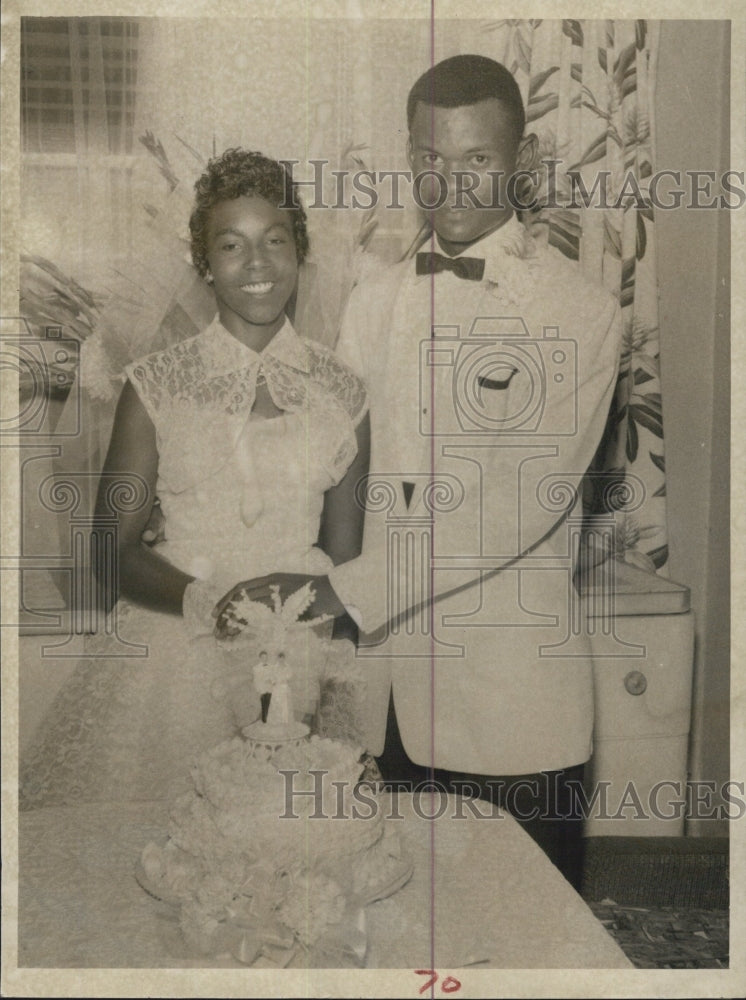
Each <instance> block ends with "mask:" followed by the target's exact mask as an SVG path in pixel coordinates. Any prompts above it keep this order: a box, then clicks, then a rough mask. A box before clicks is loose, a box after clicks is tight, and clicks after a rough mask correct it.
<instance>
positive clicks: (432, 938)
mask: <svg viewBox="0 0 746 1000" xmlns="http://www.w3.org/2000/svg"><path fill="white" fill-rule="evenodd" d="M430 66H431V68H432V67H434V66H435V0H430ZM431 87H432V91H431V94H430V145H431V147H432V148H433V149H434V148H435V86H434V84H433V83H432V81H431ZM430 220H431V226H430V250H431V251H434V250H435V229H434V226H433V225H432V215H431V217H430ZM434 325H435V272H434V271H433V272H432V273H431V275H430V334H431V336H432V332H433V326H434ZM434 429H435V366H434V365H430V473H431V476H432V475H434V474H435V437H434V436H433V431H434ZM430 519H431V525H432V527H431V534H430V592H429V594H428V598H429V603H428V606H427V612H426V614H427V618H428V621H429V627H430V778H431V779H432V780H434V779H435V629H434V627H433V626H434V607H433V595H434V593H435V581H434V575H435V573H434V570H433V559H434V557H435V512H434V511H432V512H431V514H430ZM430 968H431V969H434V968H435V820H431V821H430ZM430 996H431V997H434V996H435V986H434V984H433V985H432V986H431V987H430Z"/></svg>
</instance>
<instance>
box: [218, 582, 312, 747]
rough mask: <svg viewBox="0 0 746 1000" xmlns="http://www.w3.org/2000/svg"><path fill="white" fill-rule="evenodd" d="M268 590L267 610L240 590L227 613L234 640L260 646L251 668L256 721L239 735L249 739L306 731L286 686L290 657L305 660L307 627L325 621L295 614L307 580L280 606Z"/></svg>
mask: <svg viewBox="0 0 746 1000" xmlns="http://www.w3.org/2000/svg"><path fill="white" fill-rule="evenodd" d="M271 589H272V602H273V607H272V608H268V607H267V606H266V605H265V604H261V603H258V602H256V601H252V600H251V599H250V598H249V596H248V593H246V592H245V591H244V592H243V593H242V596H241V597H240V598H239V599H238V600H236V601H234V602H233V603H232V604H231V605H230V606H229V609H228V612H227V617H228V618H229V619H230V622H231V624H232V625H233V627H234V628H236V629H237V630H238V636H237V638H239V640H240V637H243V638H244V639H248V640H250V641H251V642H252V644H254V645H255V646H256V645H257V644H258V646H259V649H260V650H261V652H260V653H259V660H258V662H257V663H255V664H254V667H253V681H254V689H255V690H256V691H258V693H259V695H260V697H261V706H262V716H261V722H255V723H253V724H252V725H250V726H247V727H245V728H244V730H243V733H244V735H245V736H248V737H249V738H251V739H266V738H268V737H269V736H270V735H271V737H272V739H297V738H299V737H301V736H302V735H304V734H305V733H307V732H308V731H309V730H308V726H306V725H305V724H304V723H300V722H297V721H296V720H295V718H294V715H293V699H292V692H291V687H290V681H291V678H292V674H293V664H294V661H295V660H297V661H298V662H299V663H304V662H306V660H307V659H308V653H309V643H308V635H307V630H308V629H309V628H312V627H313V626H314V625H320V624H323V623H324V622H326V621H329V620H330V616H329V615H323V616H321V617H319V618H309V619H306V620H304V621H301V616H302V615H303V614H304V613H305V612H306V611H307V610H308V608H309V607H310V606H311V604H312V603H313V598H314V591H313V588H312V586H311V584H310V583H307V584H306V585H305V586H303V587H301V588H300V590H297V591H296V592H295V593H294V594H291V595H290V596H289V597H288V598H287V599H286V600H285V603H284V604H283V602H282V599H281V597H280V592H279V587H276V586H274V587H272V588H271ZM229 641H230V642H235V641H236V640H235V639H233V640H229ZM294 654H295V655H294ZM301 730H302V732H301Z"/></svg>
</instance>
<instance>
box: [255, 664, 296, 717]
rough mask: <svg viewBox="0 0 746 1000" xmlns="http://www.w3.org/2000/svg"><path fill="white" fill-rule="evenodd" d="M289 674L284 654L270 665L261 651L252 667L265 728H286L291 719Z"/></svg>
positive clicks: (291, 700) (291, 699)
mask: <svg viewBox="0 0 746 1000" xmlns="http://www.w3.org/2000/svg"><path fill="white" fill-rule="evenodd" d="M290 673H291V671H290V666H289V665H288V663H287V662H286V660H285V654H284V653H278V654H277V659H276V660H274V661H273V662H272V663H270V662H269V656H268V655H267V652H266V650H264V649H263V650H262V651H261V653H260V654H259V662H258V663H256V664H255V665H254V687H255V688H256V690H257V691H258V692H259V694H260V696H261V703H262V722H263V723H264V724H265V725H267V726H272V727H277V726H287V725H288V723H289V722H291V721H292V719H293V698H292V694H291V692H290Z"/></svg>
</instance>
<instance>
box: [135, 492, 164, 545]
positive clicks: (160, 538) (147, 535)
mask: <svg viewBox="0 0 746 1000" xmlns="http://www.w3.org/2000/svg"><path fill="white" fill-rule="evenodd" d="M140 538H141V540H142V542H143V543H144V544H145V545H147V546H148V547H149V548H152V547H153V546H154V545H158V544H159V543H160V542H165V541H166V518H165V517H164V516H163V511H162V510H161V505H160V503H159V502H158V500H156V501H155V503H154V504H153V507H152V509H151V511H150V517H149V518H148V523H147V524H146V525H145V528H144V530H143V533H142V535H141V536H140Z"/></svg>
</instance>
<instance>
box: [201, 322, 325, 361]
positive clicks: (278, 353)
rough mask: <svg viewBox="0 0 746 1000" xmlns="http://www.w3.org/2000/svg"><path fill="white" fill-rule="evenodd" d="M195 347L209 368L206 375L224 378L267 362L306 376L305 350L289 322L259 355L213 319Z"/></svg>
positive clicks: (283, 325)
mask: <svg viewBox="0 0 746 1000" xmlns="http://www.w3.org/2000/svg"><path fill="white" fill-rule="evenodd" d="M195 340H196V341H197V343H199V346H200V349H201V352H202V356H203V359H204V360H205V362H207V364H208V365H209V373H210V375H226V374H228V373H229V372H232V371H235V370H236V369H237V368H253V367H254V366H256V367H258V368H259V367H261V366H262V364H263V362H264V361H265V360H266V359H268V358H271V359H272V360H274V361H279V362H281V364H283V365H287V366H288V367H289V368H294V369H295V370H296V371H299V372H303V373H304V374H306V375H307V374H308V373H309V372H310V370H311V368H310V358H309V353H308V348H307V347H306V345H305V344H304V343H303V341H302V340H301V339H300V337H299V336H298V334H297V333H296V332H295V330H294V329H293V325H292V323H291V322H290V320H289V319H288V318H287V317H285V322H284V323H283V324H282V326H281V327H280V329H279V330H278V331H277V333H276V334H275V335H274V337H273V338H272V340H270V342H269V343H268V344H267V346H266V347H265V348H264V350H263V351H261V352H257V351H255V350H253V349H252V348H251V347H247V346H246V345H245V344H242V343H241V341H240V340H238V339H237V338H236V337H234V336H233V334H232V333H230V331H228V330H226V328H225V327H224V326H223V324H222V323H221V322H220V317H219V316H216V317H215V319H214V320H213V321H212V323H210V325H209V326H208V327H207V328H206V329H205V330H203V331H202V333H200V334H198V335H197V337H196V338H195Z"/></svg>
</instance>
